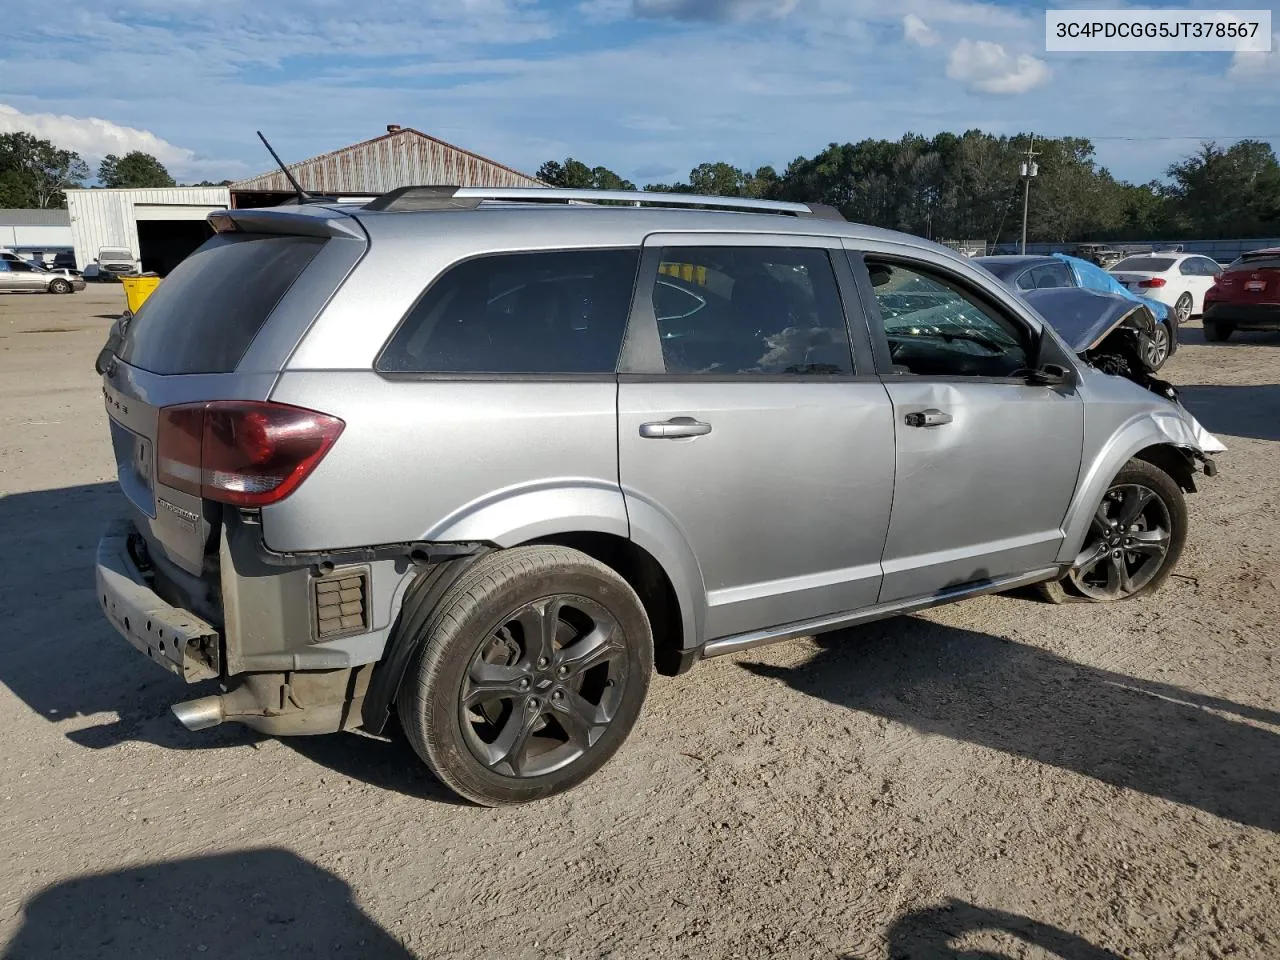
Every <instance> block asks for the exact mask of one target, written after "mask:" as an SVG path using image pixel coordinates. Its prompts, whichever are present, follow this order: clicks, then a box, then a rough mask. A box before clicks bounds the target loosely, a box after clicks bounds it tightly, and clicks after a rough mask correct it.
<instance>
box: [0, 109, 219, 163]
mask: <svg viewBox="0 0 1280 960" xmlns="http://www.w3.org/2000/svg"><path fill="white" fill-rule="evenodd" d="M0 133H30V134H33V135H35V136H37V137H40V138H41V139H44V140H49V141H51V142H52V143H53V144H54V145H55V146H57V147H60V148H62V149H63V150H74V151H75V152H76V153H78V154H80V156H82V157H84V159H85V160H86V161H88V162H89V164H90V166H97V162H98V161H99V160H101V159H102V158H103V157H105V156H106V155H107V154H109V153H114V154H116V155H117V156H123V155H124V154H126V153H130V152H132V151H134V150H140V151H142V152H143V153H149V154H151V156H153V157H155V158H156V159H157V160H159V161H160V162H161V163H163V164H164V165H165V166H166V167H168V168H170V172H171V173H179V174H194V173H198V172H199V171H202V170H215V171H223V170H226V169H228V168H230V167H235V168H237V169H238V168H239V167H240V166H241V164H239V163H237V162H235V161H231V162H224V161H214V160H200V159H198V158H197V157H196V155H195V151H193V150H188V149H186V148H185V147H179V146H175V145H174V144H172V143H170V142H169V141H168V140H165V139H163V138H161V137H158V136H156V135H155V134H154V133H152V132H151V131H150V130H139V129H137V128H136V127H122V126H120V125H119V124H116V123H112V122H111V121H110V120H103V119H101V118H100V117H72V116H67V115H66V114H54V113H23V112H22V111H21V110H18V109H17V108H15V107H11V106H9V105H8V104H5V103H0Z"/></svg>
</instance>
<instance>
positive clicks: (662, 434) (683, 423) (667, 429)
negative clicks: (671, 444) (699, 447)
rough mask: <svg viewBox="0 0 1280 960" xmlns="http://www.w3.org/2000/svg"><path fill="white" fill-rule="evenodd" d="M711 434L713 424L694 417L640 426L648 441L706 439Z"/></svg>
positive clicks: (641, 433)
mask: <svg viewBox="0 0 1280 960" xmlns="http://www.w3.org/2000/svg"><path fill="white" fill-rule="evenodd" d="M710 432H711V424H709V423H702V422H701V421H699V420H695V419H693V417H672V418H671V419H670V420H664V421H662V422H661V423H642V424H640V436H642V437H644V438H645V439H646V440H678V439H679V438H681V437H704V436H706V435H707V434H708V433H710Z"/></svg>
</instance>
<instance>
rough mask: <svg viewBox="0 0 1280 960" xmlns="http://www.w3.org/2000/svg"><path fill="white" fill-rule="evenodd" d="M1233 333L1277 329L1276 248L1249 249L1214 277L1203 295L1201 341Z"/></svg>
mask: <svg viewBox="0 0 1280 960" xmlns="http://www.w3.org/2000/svg"><path fill="white" fill-rule="evenodd" d="M1236 330H1280V247H1268V248H1267V249H1265V250H1253V251H1251V252H1249V253H1246V254H1243V255H1241V256H1240V257H1239V258H1238V259H1236V260H1234V261H1233V262H1232V263H1231V264H1230V265H1229V266H1228V267H1227V268H1226V269H1225V270H1224V271H1222V273H1220V274H1218V278H1217V280H1216V281H1215V282H1214V285H1213V286H1212V287H1210V288H1209V289H1208V290H1207V291H1206V292H1205V295H1204V338H1205V339H1206V340H1209V341H1211V342H1213V343H1221V342H1222V341H1223V340H1226V339H1227V338H1228V337H1230V336H1231V334H1232V333H1234V332H1235V331H1236Z"/></svg>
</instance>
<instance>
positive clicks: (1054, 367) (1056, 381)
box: [1027, 363, 1071, 387]
mask: <svg viewBox="0 0 1280 960" xmlns="http://www.w3.org/2000/svg"><path fill="white" fill-rule="evenodd" d="M1070 380H1071V371H1069V370H1068V369H1067V368H1066V367H1063V366H1060V365H1059V364H1056V363H1046V364H1044V365H1043V366H1040V367H1037V368H1036V369H1035V370H1031V371H1028V373H1027V383H1028V384H1030V385H1032V386H1037V387H1060V386H1062V385H1063V384H1064V383H1068V382H1070Z"/></svg>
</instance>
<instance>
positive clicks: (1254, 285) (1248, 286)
mask: <svg viewBox="0 0 1280 960" xmlns="http://www.w3.org/2000/svg"><path fill="white" fill-rule="evenodd" d="M1244 288H1245V290H1247V291H1248V292H1249V293H1261V292H1262V291H1263V290H1265V289H1267V281H1265V280H1246V281H1245V282H1244Z"/></svg>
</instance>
